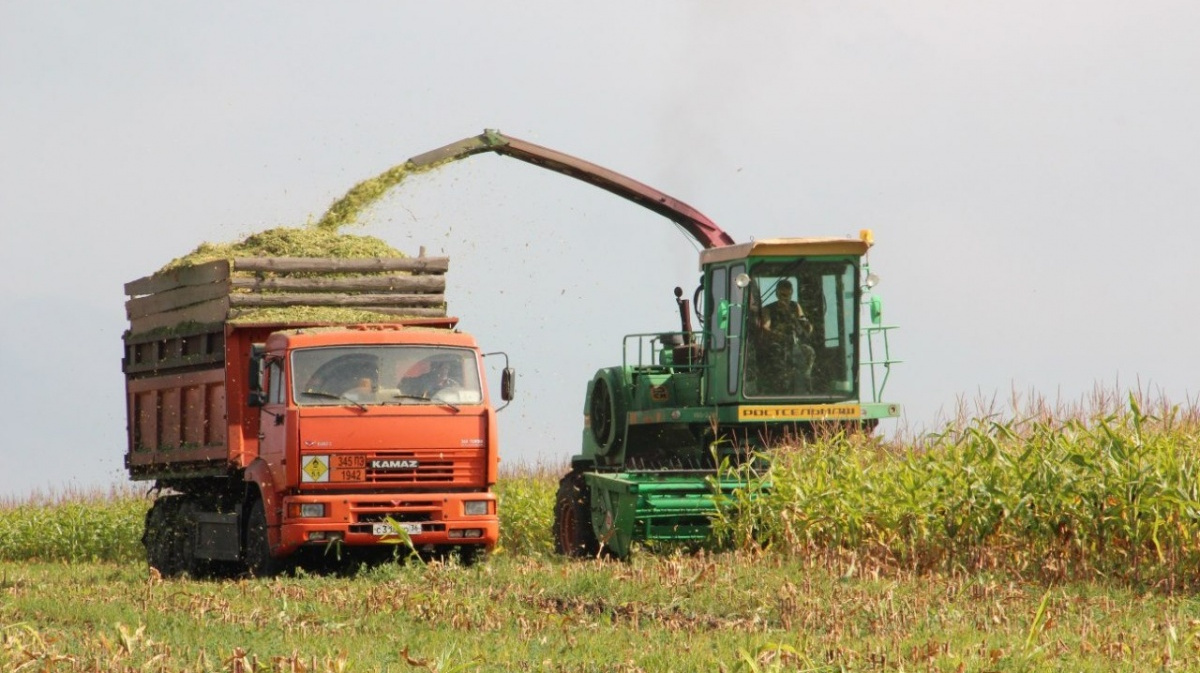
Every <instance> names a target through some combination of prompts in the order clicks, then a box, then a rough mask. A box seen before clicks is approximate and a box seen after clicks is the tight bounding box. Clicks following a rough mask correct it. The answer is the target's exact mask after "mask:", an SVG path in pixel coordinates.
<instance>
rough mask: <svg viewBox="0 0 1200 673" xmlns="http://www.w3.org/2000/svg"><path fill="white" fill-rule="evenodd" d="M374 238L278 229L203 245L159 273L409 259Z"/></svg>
mask: <svg viewBox="0 0 1200 673" xmlns="http://www.w3.org/2000/svg"><path fill="white" fill-rule="evenodd" d="M405 256H406V255H405V254H404V253H402V252H400V251H399V250H397V249H395V248H393V247H392V246H390V245H388V244H387V243H386V242H384V241H383V240H382V239H379V238H375V237H374V236H356V235H353V234H341V233H338V231H337V230H336V229H326V228H321V227H315V226H310V227H276V228H274V229H268V230H266V231H262V232H259V233H257V234H251V235H250V236H247V237H246V238H244V239H242V240H240V241H236V242H231V243H207V242H205V243H201V244H200V245H199V246H198V247H197V248H196V249H195V250H193V251H191V252H190V253H188V254H187V255H184V256H183V257H180V258H178V259H174V260H171V262H170V263H169V264H167V265H166V266H164V267H163V268H161V269H159V273H163V272H167V271H171V270H173V269H178V268H180V267H184V266H197V265H200V264H204V263H205V262H211V261H213V260H218V259H230V260H231V259H236V258H238V257H336V258H341V259H358V258H368V257H405Z"/></svg>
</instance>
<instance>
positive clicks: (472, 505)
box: [463, 500, 488, 516]
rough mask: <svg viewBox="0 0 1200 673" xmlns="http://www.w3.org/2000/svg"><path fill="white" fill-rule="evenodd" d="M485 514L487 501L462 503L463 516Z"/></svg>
mask: <svg viewBox="0 0 1200 673" xmlns="http://www.w3.org/2000/svg"><path fill="white" fill-rule="evenodd" d="M487 513H488V501H487V500H467V501H466V502H464V503H463V514H466V515H467V516H483V515H485V514H487Z"/></svg>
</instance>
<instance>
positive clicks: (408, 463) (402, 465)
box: [371, 460, 421, 470]
mask: <svg viewBox="0 0 1200 673" xmlns="http://www.w3.org/2000/svg"><path fill="white" fill-rule="evenodd" d="M420 466H421V463H420V462H419V461H416V460H372V461H371V468H372V469H375V470H415V469H417V468H418V467H420Z"/></svg>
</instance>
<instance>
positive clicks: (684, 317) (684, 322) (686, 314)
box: [675, 287, 692, 346]
mask: <svg viewBox="0 0 1200 673" xmlns="http://www.w3.org/2000/svg"><path fill="white" fill-rule="evenodd" d="M675 304H676V305H677V306H678V307H679V323H680V325H681V326H682V330H683V345H685V346H691V345H692V310H691V302H689V301H688V300H686V299H684V298H683V288H681V287H676V288H675Z"/></svg>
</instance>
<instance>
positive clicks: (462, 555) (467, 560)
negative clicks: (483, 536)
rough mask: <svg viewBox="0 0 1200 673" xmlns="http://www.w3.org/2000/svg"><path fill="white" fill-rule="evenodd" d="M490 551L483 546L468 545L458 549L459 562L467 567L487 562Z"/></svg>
mask: <svg viewBox="0 0 1200 673" xmlns="http://www.w3.org/2000/svg"><path fill="white" fill-rule="evenodd" d="M487 557H488V550H487V547H484V546H483V545H466V546H463V547H459V548H458V561H459V563H461V564H463V565H464V566H466V567H471V566H473V565H475V564H477V563H483V562H484V561H487Z"/></svg>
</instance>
